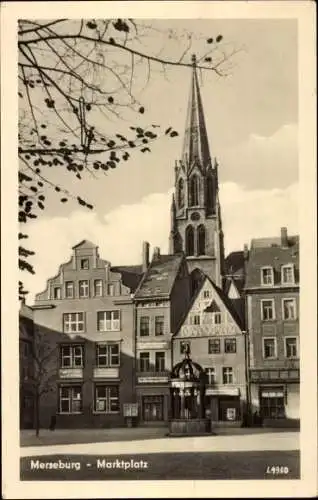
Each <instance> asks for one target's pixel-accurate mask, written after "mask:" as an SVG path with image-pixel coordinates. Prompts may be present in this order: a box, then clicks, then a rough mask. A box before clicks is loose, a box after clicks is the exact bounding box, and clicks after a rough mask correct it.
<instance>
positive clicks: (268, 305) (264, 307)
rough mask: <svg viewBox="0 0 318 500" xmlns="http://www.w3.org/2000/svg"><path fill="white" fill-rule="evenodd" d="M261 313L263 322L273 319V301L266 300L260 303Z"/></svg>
mask: <svg viewBox="0 0 318 500" xmlns="http://www.w3.org/2000/svg"><path fill="white" fill-rule="evenodd" d="M261 313H262V320H263V321H271V320H273V319H275V309H274V300H273V299H267V300H262V301H261Z"/></svg>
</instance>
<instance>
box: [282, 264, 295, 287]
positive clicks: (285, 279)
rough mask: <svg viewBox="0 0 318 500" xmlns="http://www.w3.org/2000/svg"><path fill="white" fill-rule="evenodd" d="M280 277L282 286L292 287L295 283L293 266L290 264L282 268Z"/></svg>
mask: <svg viewBox="0 0 318 500" xmlns="http://www.w3.org/2000/svg"><path fill="white" fill-rule="evenodd" d="M281 277H282V284H283V285H293V284H294V283H295V275H294V266H293V265H292V264H287V265H285V266H282V275H281Z"/></svg>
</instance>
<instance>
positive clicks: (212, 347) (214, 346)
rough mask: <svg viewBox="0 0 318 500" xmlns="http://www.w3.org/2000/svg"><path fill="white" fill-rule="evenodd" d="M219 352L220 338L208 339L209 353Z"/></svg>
mask: <svg viewBox="0 0 318 500" xmlns="http://www.w3.org/2000/svg"><path fill="white" fill-rule="evenodd" d="M220 352H221V345H220V339H209V354H219V353H220Z"/></svg>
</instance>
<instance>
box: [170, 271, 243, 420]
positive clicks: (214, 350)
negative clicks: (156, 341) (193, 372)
mask: <svg viewBox="0 0 318 500" xmlns="http://www.w3.org/2000/svg"><path fill="white" fill-rule="evenodd" d="M186 350H188V351H189V352H191V358H192V359H193V360H195V361H196V362H197V363H198V364H199V365H201V366H202V367H203V368H204V369H205V372H206V383H207V386H206V387H207V388H206V400H205V408H206V411H207V412H208V414H209V415H210V418H211V420H212V422H213V424H214V425H217V424H221V423H222V424H227V423H228V424H231V423H232V424H234V425H240V424H241V423H242V420H243V417H244V414H245V413H246V411H247V386H246V383H247V381H246V370H245V332H244V322H243V317H241V316H240V315H239V314H238V312H237V311H236V310H235V308H234V307H233V304H232V301H231V299H229V298H228V297H227V296H226V295H225V293H224V292H223V291H222V290H221V289H220V288H219V287H217V286H216V285H215V284H214V283H213V281H212V280H211V279H210V278H209V277H208V276H203V277H202V280H201V284H200V286H199V288H198V290H197V292H196V295H195V296H194V297H193V299H192V302H191V304H190V306H189V308H188V310H187V312H186V314H185V316H184V318H183V319H182V321H181V323H180V325H179V328H178V330H177V332H176V334H175V335H174V337H173V364H176V363H178V362H179V361H181V360H182V358H183V357H184V352H185V351H186Z"/></svg>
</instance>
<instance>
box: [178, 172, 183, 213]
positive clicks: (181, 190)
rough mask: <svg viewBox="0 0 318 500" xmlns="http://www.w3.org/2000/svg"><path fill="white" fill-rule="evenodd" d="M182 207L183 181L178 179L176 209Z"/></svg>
mask: <svg viewBox="0 0 318 500" xmlns="http://www.w3.org/2000/svg"><path fill="white" fill-rule="evenodd" d="M183 207H184V180H183V179H180V180H179V183H178V208H183Z"/></svg>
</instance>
